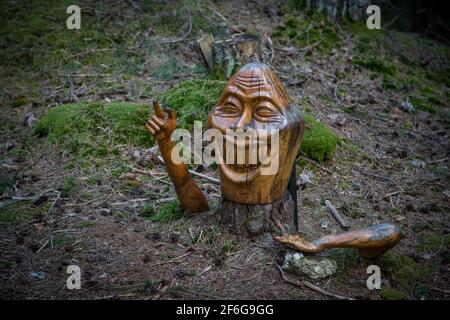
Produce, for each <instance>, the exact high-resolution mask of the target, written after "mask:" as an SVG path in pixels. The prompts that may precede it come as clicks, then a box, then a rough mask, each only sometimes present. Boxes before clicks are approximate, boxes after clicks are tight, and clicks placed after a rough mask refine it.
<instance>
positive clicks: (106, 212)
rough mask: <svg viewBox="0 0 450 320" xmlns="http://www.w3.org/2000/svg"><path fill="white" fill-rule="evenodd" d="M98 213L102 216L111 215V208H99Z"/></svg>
mask: <svg viewBox="0 0 450 320" xmlns="http://www.w3.org/2000/svg"><path fill="white" fill-rule="evenodd" d="M98 213H99V214H100V215H102V216H109V215H110V214H111V209H108V208H101V209H99V210H98Z"/></svg>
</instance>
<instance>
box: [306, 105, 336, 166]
mask: <svg viewBox="0 0 450 320" xmlns="http://www.w3.org/2000/svg"><path fill="white" fill-rule="evenodd" d="M304 118H305V123H306V129H305V134H304V136H303V142H302V145H301V147H300V151H301V152H303V153H304V154H306V156H307V157H308V158H311V159H313V160H317V161H319V162H323V161H325V160H330V159H332V158H333V153H334V149H335V148H336V145H337V143H338V137H337V135H336V134H335V133H334V132H333V131H332V130H331V129H330V128H329V127H328V126H326V125H325V124H323V123H322V122H320V121H318V120H316V119H315V118H314V117H312V116H310V115H308V114H305V115H304Z"/></svg>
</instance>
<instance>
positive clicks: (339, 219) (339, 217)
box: [325, 200, 349, 229]
mask: <svg viewBox="0 0 450 320" xmlns="http://www.w3.org/2000/svg"><path fill="white" fill-rule="evenodd" d="M325 205H326V206H327V208H328V210H329V211H330V213H331V215H332V216H333V217H334V218H335V219H336V221H337V222H338V223H339V224H340V225H341V227H342V228H344V229H348V227H349V224H348V222H347V221H345V219H344V217H343V216H342V215H341V214H340V213H339V211H338V210H337V209H336V207H335V206H333V205H332V204H331V202H330V201H329V200H325Z"/></svg>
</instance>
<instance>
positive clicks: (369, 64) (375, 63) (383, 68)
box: [353, 58, 395, 76]
mask: <svg viewBox="0 0 450 320" xmlns="http://www.w3.org/2000/svg"><path fill="white" fill-rule="evenodd" d="M353 64H354V65H356V66H359V67H361V68H365V69H368V70H370V71H373V72H376V73H379V74H382V75H389V76H392V75H394V74H395V68H394V67H393V66H392V65H388V64H387V63H386V62H384V61H381V60H378V59H369V60H366V59H362V58H355V59H353Z"/></svg>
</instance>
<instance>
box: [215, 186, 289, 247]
mask: <svg viewBox="0 0 450 320" xmlns="http://www.w3.org/2000/svg"><path fill="white" fill-rule="evenodd" d="M294 208H295V204H294V201H293V200H292V197H291V195H290V193H289V192H286V194H285V195H284V197H283V198H282V199H280V200H278V201H275V202H273V203H270V204H256V205H252V204H242V203H236V202H233V201H230V200H227V199H223V200H222V205H221V208H220V209H219V214H220V220H221V223H222V224H224V225H226V226H227V227H228V228H229V229H230V230H231V232H233V233H235V234H237V235H239V236H242V237H247V238H253V239H255V238H259V237H260V236H262V235H264V234H267V233H269V234H271V235H282V234H295V233H296V232H297V226H296V225H295V219H294Z"/></svg>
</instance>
